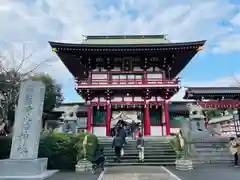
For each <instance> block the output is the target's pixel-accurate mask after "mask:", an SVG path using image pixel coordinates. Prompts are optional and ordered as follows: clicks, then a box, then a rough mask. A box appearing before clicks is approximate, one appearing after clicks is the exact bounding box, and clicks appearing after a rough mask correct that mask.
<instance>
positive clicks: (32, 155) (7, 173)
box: [0, 80, 56, 180]
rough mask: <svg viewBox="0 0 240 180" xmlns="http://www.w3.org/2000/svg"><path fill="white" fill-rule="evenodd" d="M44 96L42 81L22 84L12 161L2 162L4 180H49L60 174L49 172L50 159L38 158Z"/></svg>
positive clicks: (16, 114)
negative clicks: (55, 174)
mask: <svg viewBox="0 0 240 180" xmlns="http://www.w3.org/2000/svg"><path fill="white" fill-rule="evenodd" d="M44 95H45V85H44V84H43V83H42V82H40V81H31V80H26V81H23V82H22V83H21V87H20V95H19V99H18V106H17V109H16V111H15V122H14V126H13V137H12V146H11V153H10V159H3V160H0V179H4V180H6V179H11V180H13V179H19V180H20V179H21V180H26V179H28V180H37V179H46V178H48V177H49V176H51V175H52V174H54V173H55V172H56V170H55V171H47V162H48V159H47V158H38V148H39V140H40V133H41V129H42V128H41V127H42V112H43V103H44Z"/></svg>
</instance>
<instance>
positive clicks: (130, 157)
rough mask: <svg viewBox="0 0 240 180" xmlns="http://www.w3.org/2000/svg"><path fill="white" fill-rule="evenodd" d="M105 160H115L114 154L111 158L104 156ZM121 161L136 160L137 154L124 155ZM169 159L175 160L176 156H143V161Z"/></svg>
mask: <svg viewBox="0 0 240 180" xmlns="http://www.w3.org/2000/svg"><path fill="white" fill-rule="evenodd" d="M106 158H107V159H112V158H115V154H112V155H111V156H106ZM122 158H123V159H134V158H138V154H131V155H129V154H126V155H124V156H123V157H122ZM168 158H169V159H171V158H176V155H174V154H172V155H162V156H153V155H145V159H168Z"/></svg>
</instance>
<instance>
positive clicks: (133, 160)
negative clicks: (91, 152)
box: [106, 158, 176, 163]
mask: <svg viewBox="0 0 240 180" xmlns="http://www.w3.org/2000/svg"><path fill="white" fill-rule="evenodd" d="M175 160H176V158H171V159H144V162H146V163H148V162H156V163H161V162H174V161H175ZM106 162H108V163H113V162H115V161H114V159H107V160H106ZM121 162H122V163H125V162H131V163H138V162H139V160H138V158H135V159H131V160H129V159H123V158H122V159H121Z"/></svg>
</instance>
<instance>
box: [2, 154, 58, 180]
mask: <svg viewBox="0 0 240 180" xmlns="http://www.w3.org/2000/svg"><path fill="white" fill-rule="evenodd" d="M47 162H48V159H47V158H39V159H32V160H30V159H27V160H23V159H21V160H20V159H16V160H15V159H2V160H0V179H18V180H23V179H24V180H25V179H28V180H37V179H38V180H40V179H46V178H48V177H49V176H51V175H53V174H54V173H55V172H57V171H56V170H47Z"/></svg>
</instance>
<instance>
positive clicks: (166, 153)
mask: <svg viewBox="0 0 240 180" xmlns="http://www.w3.org/2000/svg"><path fill="white" fill-rule="evenodd" d="M144 140H145V149H144V151H145V153H144V154H145V160H144V162H139V161H138V151H137V149H136V141H135V140H131V139H128V140H127V144H126V145H125V148H124V156H123V157H122V158H121V162H120V163H119V162H115V161H114V149H112V141H113V138H111V137H99V141H100V144H101V145H103V147H104V154H105V156H106V158H107V160H106V166H127V165H129V166H133V165H134V166H141V165H152V166H161V165H174V163H175V160H176V153H175V151H174V149H173V147H172V145H171V144H170V139H169V138H166V137H145V138H144Z"/></svg>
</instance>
